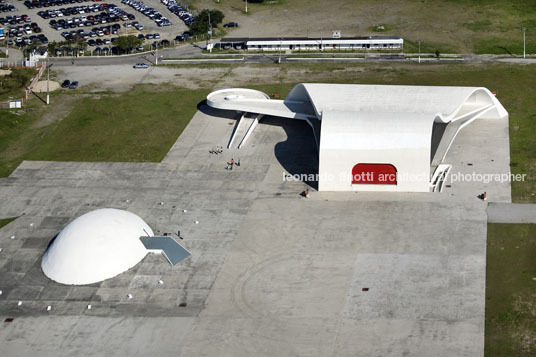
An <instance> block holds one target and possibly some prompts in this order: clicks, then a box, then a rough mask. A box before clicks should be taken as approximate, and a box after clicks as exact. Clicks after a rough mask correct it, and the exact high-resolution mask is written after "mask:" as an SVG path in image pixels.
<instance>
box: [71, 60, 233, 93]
mask: <svg viewBox="0 0 536 357" xmlns="http://www.w3.org/2000/svg"><path fill="white" fill-rule="evenodd" d="M228 70H229V67H228V66H225V67H211V66H197V67H194V66H190V65H184V66H177V67H171V66H159V67H149V68H148V69H138V70H136V69H133V68H132V66H131V65H111V66H73V67H62V69H61V72H60V75H61V77H62V78H69V79H71V80H77V81H79V83H80V87H79V88H80V90H90V91H92V92H99V91H112V92H126V91H129V90H130V89H131V88H132V87H134V86H136V85H144V84H152V85H155V84H156V85H159V86H167V87H168V88H169V87H174V88H186V89H199V88H207V87H212V84H213V81H219V79H220V78H221V77H222V76H223V75H225V73H226V72H227V71H228Z"/></svg>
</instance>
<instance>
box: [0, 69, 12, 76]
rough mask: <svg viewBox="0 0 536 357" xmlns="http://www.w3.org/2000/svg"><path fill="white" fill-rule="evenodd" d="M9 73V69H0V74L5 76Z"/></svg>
mask: <svg viewBox="0 0 536 357" xmlns="http://www.w3.org/2000/svg"><path fill="white" fill-rule="evenodd" d="M10 74H11V70H10V69H0V76H7V75H10Z"/></svg>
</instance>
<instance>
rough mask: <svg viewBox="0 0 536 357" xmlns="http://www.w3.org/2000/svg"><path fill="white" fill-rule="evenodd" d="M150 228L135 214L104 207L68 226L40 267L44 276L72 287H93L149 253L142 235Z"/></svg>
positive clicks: (44, 257) (47, 252)
mask: <svg viewBox="0 0 536 357" xmlns="http://www.w3.org/2000/svg"><path fill="white" fill-rule="evenodd" d="M152 235H153V231H152V230H151V228H150V227H149V226H148V225H147V224H146V223H145V222H144V221H143V220H142V219H141V218H140V217H138V216H137V215H135V214H134V213H131V212H128V211H123V210H118V209H113V208H103V209H98V210H95V211H92V212H89V213H86V214H84V215H82V216H80V217H78V218H77V219H75V220H74V221H72V222H71V223H69V224H68V225H67V226H66V227H65V228H64V229H63V230H62V231H61V232H60V233H59V234H58V236H57V237H56V238H55V239H54V240H53V242H52V243H51V244H50V246H49V247H48V249H47V251H46V252H45V255H44V256H43V260H42V262H41V268H42V269H43V272H44V273H45V275H46V276H47V277H49V278H50V279H52V280H54V281H56V282H58V283H62V284H72V285H82V284H92V283H96V282H99V281H102V280H105V279H109V278H112V277H114V276H116V275H118V274H121V273H123V272H124V271H127V270H128V269H130V268H132V267H133V266H135V265H136V264H138V262H140V261H141V260H142V259H143V258H144V257H145V256H146V255H147V253H148V251H147V249H146V248H145V246H144V245H143V243H142V242H141V241H140V237H141V236H152Z"/></svg>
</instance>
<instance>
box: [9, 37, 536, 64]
mask: <svg viewBox="0 0 536 357" xmlns="http://www.w3.org/2000/svg"><path fill="white" fill-rule="evenodd" d="M203 47H204V42H203V43H198V44H185V45H182V46H180V47H176V48H167V49H163V50H158V51H151V52H144V53H136V54H132V55H123V56H98V57H87V56H86V57H53V58H49V63H54V65H55V66H73V65H75V66H101V65H121V64H125V65H134V64H135V63H138V62H144V63H148V64H153V65H154V64H156V62H157V61H156V56H158V64H161V63H162V60H166V63H183V62H184V61H187V63H203V62H207V60H208V61H209V62H211V63H229V62H243V63H274V62H278V61H279V58H281V62H291V61H292V62H335V61H336V62H409V61H412V62H418V61H419V58H418V54H399V53H381V54H380V53H365V54H363V53H344V52H341V53H320V54H319V53H314V54H296V53H294V54H292V55H291V56H290V55H288V54H281V55H280V54H279V53H277V52H276V53H265V54H247V53H243V54H221V55H217V54H212V55H210V56H209V55H206V54H204V53H203V52H202V48H203ZM3 50H5V49H3ZM9 51H10V56H9V58H2V59H0V63H8V64H13V63H18V64H20V63H21V61H22V53H21V52H20V51H18V50H15V49H10V50H9ZM203 57H206V59H203ZM232 57H236V59H234V60H233V59H232ZM420 61H421V62H434V63H457V62H458V63H459V62H464V63H467V62H470V63H486V62H508V63H520V64H530V63H536V58H526V59H524V58H520V57H506V56H502V55H474V54H450V55H445V56H444V57H443V56H442V57H441V58H440V59H439V60H438V59H436V58H435V57H434V56H433V54H421V59H420Z"/></svg>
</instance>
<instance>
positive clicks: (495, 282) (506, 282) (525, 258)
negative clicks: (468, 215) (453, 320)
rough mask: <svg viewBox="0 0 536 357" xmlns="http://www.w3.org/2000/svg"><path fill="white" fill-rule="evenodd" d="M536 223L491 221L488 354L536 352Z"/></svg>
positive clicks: (488, 262) (488, 250) (524, 354)
mask: <svg viewBox="0 0 536 357" xmlns="http://www.w3.org/2000/svg"><path fill="white" fill-rule="evenodd" d="M535 257H536V224H489V225H488V246H487V269H486V345H485V355H486V356H508V357H509V356H534V355H536V294H535V291H536V259H535Z"/></svg>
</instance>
